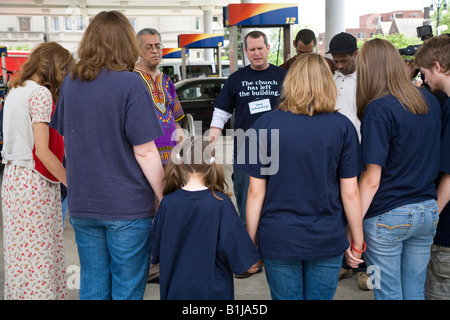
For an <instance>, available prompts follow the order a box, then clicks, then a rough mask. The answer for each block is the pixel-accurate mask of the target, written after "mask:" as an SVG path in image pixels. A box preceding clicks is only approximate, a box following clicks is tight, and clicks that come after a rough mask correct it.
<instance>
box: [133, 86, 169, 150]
mask: <svg viewBox="0 0 450 320" xmlns="http://www.w3.org/2000/svg"><path fill="white" fill-rule="evenodd" d="M140 85H142V87H143V90H139V91H138V94H137V96H136V98H135V99H134V100H132V102H131V103H130V105H129V106H128V108H127V111H126V120H125V133H126V137H127V139H128V141H130V143H131V144H132V145H133V146H137V145H141V144H145V143H147V142H150V141H153V140H155V139H156V138H159V137H161V136H163V135H164V131H163V129H162V128H161V125H160V124H159V121H158V117H157V115H156V111H155V106H154V104H153V100H152V99H151V97H150V94H149V93H148V91H147V89H146V88H145V87H144V84H143V83H142V81H140Z"/></svg>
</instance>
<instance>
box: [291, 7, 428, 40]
mask: <svg viewBox="0 0 450 320" xmlns="http://www.w3.org/2000/svg"><path fill="white" fill-rule="evenodd" d="M431 2H432V1H431V0H345V3H346V4H345V6H346V9H345V12H346V13H345V28H358V27H359V16H362V15H365V14H371V13H386V12H392V11H396V10H423V8H424V7H429V6H430V4H431ZM298 15H299V25H301V26H303V25H307V26H309V27H311V28H313V29H314V30H315V31H316V32H324V31H325V0H313V1H311V0H299V1H298Z"/></svg>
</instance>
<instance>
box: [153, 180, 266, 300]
mask: <svg viewBox="0 0 450 320" xmlns="http://www.w3.org/2000/svg"><path fill="white" fill-rule="evenodd" d="M216 194H217V196H218V197H219V198H221V199H223V200H217V199H216V198H215V197H214V196H213V194H212V192H211V190H203V191H187V190H184V189H179V190H177V191H175V192H173V193H171V194H168V195H166V196H164V198H163V200H162V201H161V204H160V206H159V208H158V212H157V213H156V216H155V220H154V222H153V228H152V252H153V263H159V264H160V273H159V283H160V297H161V300H166V299H168V300H217V299H219V300H232V299H234V284H233V272H234V273H235V274H242V273H244V272H245V271H247V270H248V269H250V267H252V266H253V265H254V264H255V263H256V262H258V261H259V260H260V259H261V257H260V255H259V253H258V250H257V249H256V247H255V245H254V244H253V242H252V240H251V239H250V236H249V235H248V233H247V231H246V230H245V227H244V225H243V224H242V222H241V220H240V218H239V215H238V214H237V212H236V209H235V208H234V205H233V203H232V202H231V200H230V198H228V197H227V196H226V195H224V194H222V193H220V192H216Z"/></svg>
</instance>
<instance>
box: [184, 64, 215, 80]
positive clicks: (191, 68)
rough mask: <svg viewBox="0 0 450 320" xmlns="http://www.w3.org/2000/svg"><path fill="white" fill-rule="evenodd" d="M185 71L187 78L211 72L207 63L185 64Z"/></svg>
mask: <svg viewBox="0 0 450 320" xmlns="http://www.w3.org/2000/svg"><path fill="white" fill-rule="evenodd" d="M186 72H187V74H188V78H196V77H199V76H202V75H205V76H207V75H210V74H212V73H213V71H212V67H211V66H209V65H187V66H186Z"/></svg>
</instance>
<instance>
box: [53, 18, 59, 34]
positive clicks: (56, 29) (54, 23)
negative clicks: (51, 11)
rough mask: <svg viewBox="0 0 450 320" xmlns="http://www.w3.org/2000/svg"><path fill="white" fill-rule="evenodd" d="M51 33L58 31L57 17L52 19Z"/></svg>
mask: <svg viewBox="0 0 450 320" xmlns="http://www.w3.org/2000/svg"><path fill="white" fill-rule="evenodd" d="M53 31H60V29H59V18H58V17H53Z"/></svg>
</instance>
